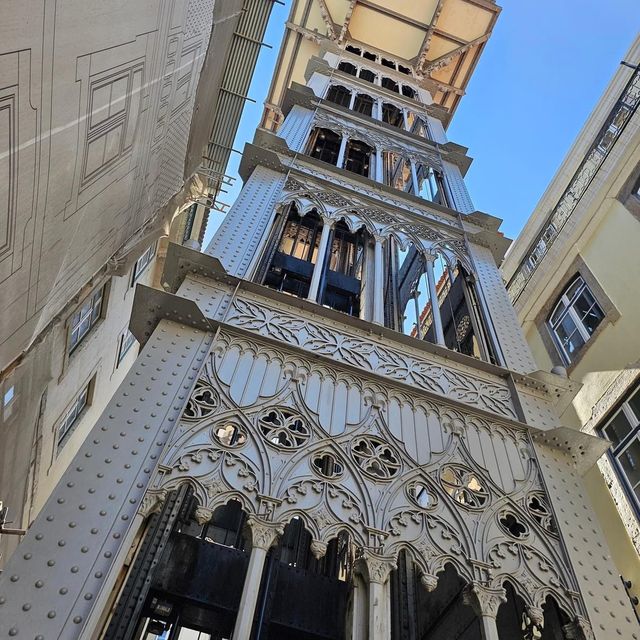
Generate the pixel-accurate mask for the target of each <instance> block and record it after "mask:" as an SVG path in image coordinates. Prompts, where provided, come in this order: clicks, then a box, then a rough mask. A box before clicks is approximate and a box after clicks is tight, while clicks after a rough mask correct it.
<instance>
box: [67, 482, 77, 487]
mask: <svg viewBox="0 0 640 640" xmlns="http://www.w3.org/2000/svg"><path fill="white" fill-rule="evenodd" d="M75 484H76V483H75V482H67V487H69V488H71V487H74V486H75Z"/></svg>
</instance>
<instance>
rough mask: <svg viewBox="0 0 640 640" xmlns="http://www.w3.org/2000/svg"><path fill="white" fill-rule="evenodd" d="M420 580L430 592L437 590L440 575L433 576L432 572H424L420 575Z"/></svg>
mask: <svg viewBox="0 0 640 640" xmlns="http://www.w3.org/2000/svg"><path fill="white" fill-rule="evenodd" d="M420 582H421V583H422V586H423V587H424V588H425V589H426V590H427V592H428V593H431V592H432V591H435V590H436V587H437V586H438V576H432V575H431V574H430V573H423V574H422V575H421V576H420Z"/></svg>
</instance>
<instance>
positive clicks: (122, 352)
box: [116, 327, 137, 367]
mask: <svg viewBox="0 0 640 640" xmlns="http://www.w3.org/2000/svg"><path fill="white" fill-rule="evenodd" d="M136 342H137V340H136V337H135V336H134V335H133V333H131V331H130V330H129V327H127V328H126V329H125V330H124V331H123V332H122V334H121V335H120V338H119V340H118V362H117V364H116V367H117V366H118V365H119V364H120V363H121V362H122V359H123V358H124V357H125V356H126V355H127V353H128V352H129V349H131V347H133V345H134V344H135V343H136Z"/></svg>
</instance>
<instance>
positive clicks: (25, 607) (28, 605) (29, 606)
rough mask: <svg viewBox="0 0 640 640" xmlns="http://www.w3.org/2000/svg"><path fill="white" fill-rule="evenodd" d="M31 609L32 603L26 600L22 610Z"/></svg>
mask: <svg viewBox="0 0 640 640" xmlns="http://www.w3.org/2000/svg"><path fill="white" fill-rule="evenodd" d="M29 609H31V605H30V604H29V603H28V602H25V603H24V604H23V605H22V610H23V611H29Z"/></svg>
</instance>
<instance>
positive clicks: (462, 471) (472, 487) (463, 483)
mask: <svg viewBox="0 0 640 640" xmlns="http://www.w3.org/2000/svg"><path fill="white" fill-rule="evenodd" d="M440 482H441V483H442V487H443V488H444V490H445V491H446V492H447V493H448V494H449V495H450V496H451V498H452V499H453V500H455V501H456V502H457V503H458V504H460V505H462V506H463V507H467V508H468V509H481V508H482V507H484V506H485V505H486V504H487V502H488V500H489V492H488V491H487V489H486V488H485V486H484V485H483V484H482V482H481V481H480V479H479V478H478V476H477V475H476V474H475V473H474V472H473V471H471V469H467V468H465V467H462V466H459V465H446V466H444V467H442V469H441V471H440Z"/></svg>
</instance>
